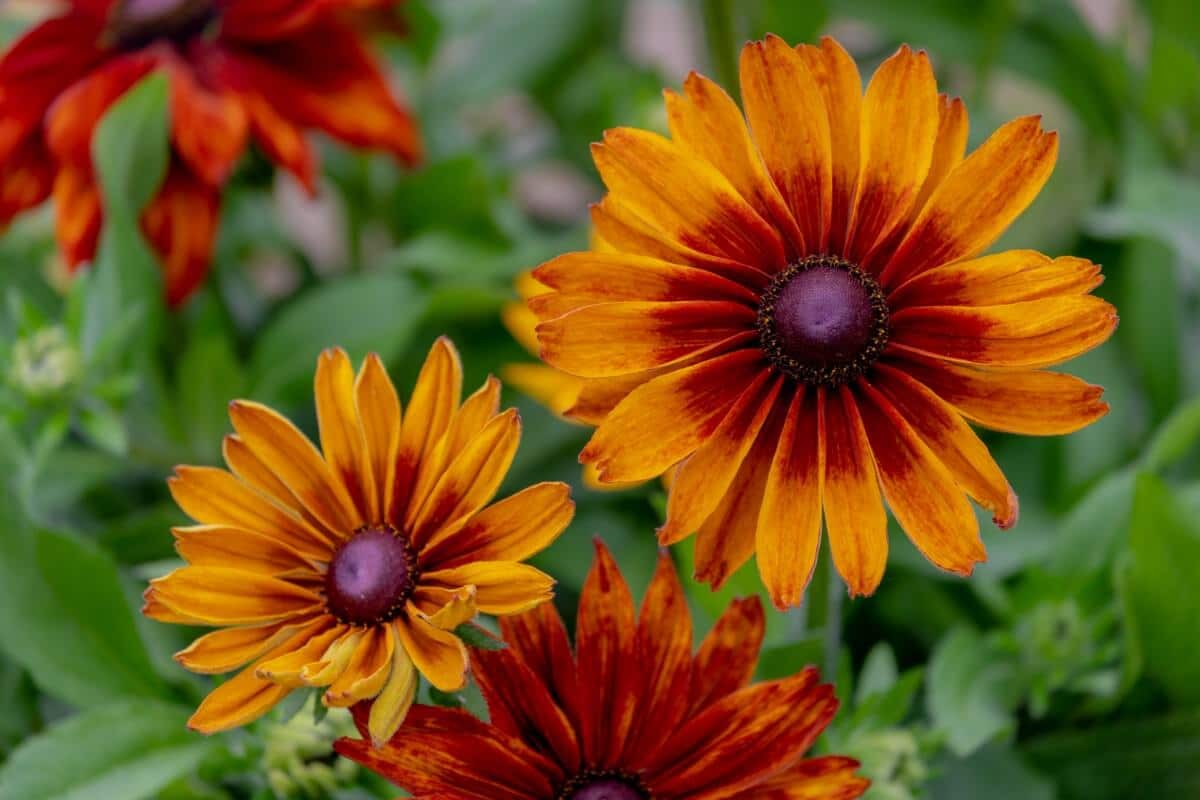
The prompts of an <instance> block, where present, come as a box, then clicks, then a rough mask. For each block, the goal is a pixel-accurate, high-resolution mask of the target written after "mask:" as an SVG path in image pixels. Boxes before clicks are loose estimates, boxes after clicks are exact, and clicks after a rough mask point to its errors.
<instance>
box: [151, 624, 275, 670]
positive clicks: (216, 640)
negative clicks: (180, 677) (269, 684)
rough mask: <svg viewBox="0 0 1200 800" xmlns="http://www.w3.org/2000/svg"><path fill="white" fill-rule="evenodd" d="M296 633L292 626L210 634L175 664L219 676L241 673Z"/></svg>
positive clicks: (193, 643)
mask: <svg viewBox="0 0 1200 800" xmlns="http://www.w3.org/2000/svg"><path fill="white" fill-rule="evenodd" d="M295 632H296V626H295V625H294V624H292V623H291V622H290V621H289V622H277V623H273V624H270V625H255V626H250V627H245V628H221V629H220V630H215V631H213V632H212V633H206V634H204V635H203V636H201V637H200V638H198V639H196V641H194V642H192V643H191V644H190V645H188V646H187V647H186V648H184V649H183V650H180V651H179V652H178V653H176V654H175V660H176V661H178V662H179V663H180V664H182V665H183V667H184V668H185V669H187V670H189V671H190V672H198V673H201V674H204V675H216V674H220V673H222V672H229V671H230V670H233V669H237V668H238V667H240V666H242V665H243V664H245V663H246V662H248V661H251V660H253V659H256V658H258V657H259V656H261V655H262V654H263V653H265V652H267V651H268V650H270V649H271V648H272V647H274V646H275V645H277V644H279V643H280V642H282V641H283V640H284V639H287V638H289V637H290V636H291V635H292V634H294V633H295Z"/></svg>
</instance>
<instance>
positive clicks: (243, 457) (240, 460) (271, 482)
mask: <svg viewBox="0 0 1200 800" xmlns="http://www.w3.org/2000/svg"><path fill="white" fill-rule="evenodd" d="M221 454H222V455H223V456H224V457H225V463H226V464H228V465H229V469H230V470H232V472H233V474H234V475H237V476H238V477H239V478H240V479H242V480H243V481H245V482H246V483H248V484H249V485H250V486H251V487H252V488H254V489H257V490H258V491H259V492H262V493H263V494H264V495H266V496H267V497H268V498H270V499H271V500H272V501H274V502H275V503H277V504H279V505H281V506H284V507H285V508H288V509H294V508H298V507H299V505H300V501H299V500H297V499H296V495H294V494H292V490H291V489H289V488H288V487H287V486H285V485H284V483H283V481H281V480H279V478H277V477H276V476H275V473H274V472H271V470H270V469H268V468H267V465H266V464H264V463H263V462H262V461H261V460H260V459H259V457H258V456H256V455H254V452H253V451H252V450H251V449H250V448H249V447H247V446H246V443H245V442H243V441H242V440H241V439H240V438H239V437H238V435H237V434H236V433H231V434H227V435H226V436H225V438H224V439H222V440H221Z"/></svg>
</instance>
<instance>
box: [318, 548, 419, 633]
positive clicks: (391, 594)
mask: <svg viewBox="0 0 1200 800" xmlns="http://www.w3.org/2000/svg"><path fill="white" fill-rule="evenodd" d="M416 583H417V558H416V553H415V552H414V551H413V548H412V545H411V544H409V542H408V540H407V539H405V538H404V536H403V535H401V534H400V533H398V532H396V531H395V530H394V529H393V528H392V527H391V526H389V525H374V526H368V527H364V528H360V529H359V530H358V531H356V532H355V534H354V536H353V537H352V538H351V539H350V540H349V541H347V542H346V543H345V544H343V545H342V546H341V547H340V548H338V551H337V552H336V553H334V555H333V560H332V561H330V562H329V572H328V573H326V575H325V601H326V603H327V604H328V607H329V613H330V614H332V615H333V616H335V617H337V618H338V619H340V620H341V621H342V622H345V623H347V624H349V625H374V624H376V623H379V622H386V621H387V620H389V619H392V618H394V617H395V616H396V615H398V614H399V613H400V612H401V611H402V610H403V609H404V602H405V601H406V600H407V599H408V598H409V596H410V595H411V594H412V592H413V589H414V587H415V586H416Z"/></svg>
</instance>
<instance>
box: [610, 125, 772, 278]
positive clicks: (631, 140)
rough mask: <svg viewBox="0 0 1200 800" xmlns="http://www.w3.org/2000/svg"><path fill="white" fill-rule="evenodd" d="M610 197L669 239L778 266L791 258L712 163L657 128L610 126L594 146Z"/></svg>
mask: <svg viewBox="0 0 1200 800" xmlns="http://www.w3.org/2000/svg"><path fill="white" fill-rule="evenodd" d="M592 158H593V159H594V160H595V162H596V169H597V170H599V172H600V177H601V178H602V179H603V180H604V184H605V186H607V187H608V189H609V191H610V192H611V193H612V195H613V196H614V197H616V198H619V200H620V201H621V202H622V203H623V204H626V205H627V206H628V207H629V208H630V209H631V210H632V211H633V212H634V213H636V214H637V215H638V216H640V217H641V218H642V220H643V221H645V222H646V223H649V224H651V225H653V226H654V227H656V228H658V229H659V230H661V231H662V232H663V233H664V234H665V235H666V236H667V237H668V238H670V239H672V240H677V241H679V242H681V243H682V244H684V245H686V246H688V247H690V248H693V249H696V250H699V251H700V252H702V253H708V254H710V255H714V256H719V257H724V258H728V259H731V260H733V261H737V262H741V263H744V264H753V265H757V266H759V267H760V268H761V267H768V266H769V267H772V268H774V269H778V268H781V267H783V266H784V265H785V264H786V263H787V255H786V250H785V247H784V244H783V241H782V239H781V238H780V236H779V233H778V231H776V230H775V228H774V227H772V226H771V225H770V224H769V223H768V222H766V221H765V220H764V219H763V218H762V217H760V216H759V215H758V213H757V212H755V210H754V209H753V208H752V207H751V206H750V205H749V204H748V203H747V202H746V201H745V200H744V199H743V198H742V196H741V195H740V194H738V192H737V190H736V189H734V187H733V185H732V184H730V182H729V181H728V179H726V178H725V176H723V175H722V174H721V173H720V172H718V171H717V169H716V168H715V167H714V166H712V165H711V164H709V163H708V162H707V161H704V160H702V159H699V158H697V157H695V156H694V155H692V154H691V153H689V152H688V151H687V150H685V149H684V148H683V147H682V146H681V145H679V144H676V143H674V142H671V141H670V140H669V139H665V138H663V137H662V136H659V135H658V134H655V133H650V132H649V131H642V130H637V129H634V128H614V129H612V130H609V131H607V132H605V134H604V142H603V144H595V145H592Z"/></svg>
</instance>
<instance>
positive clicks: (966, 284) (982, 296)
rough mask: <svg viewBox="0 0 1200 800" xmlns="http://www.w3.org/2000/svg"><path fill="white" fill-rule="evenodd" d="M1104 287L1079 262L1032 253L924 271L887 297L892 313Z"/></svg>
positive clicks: (1096, 270)
mask: <svg viewBox="0 0 1200 800" xmlns="http://www.w3.org/2000/svg"><path fill="white" fill-rule="evenodd" d="M1103 281H1104V277H1103V276H1102V275H1101V274H1100V266H1099V265H1098V264H1093V263H1092V262H1091V261H1088V260H1087V259H1084V258H1072V257H1070V256H1066V257H1063V258H1055V259H1051V258H1049V257H1048V256H1044V255H1042V254H1041V253H1038V252H1036V251H1034V250H1009V251H1006V252H1003V253H996V254H994V255H989V256H983V257H982V258H975V259H971V260H969V261H958V262H956V263H954V264H947V265H945V266H941V267H934V268H933V269H929V270H926V271H924V272H922V273H920V274H918V275H916V276H914V277H912V278H910V279H909V280H907V281H905V282H904V284H903V285H901V286H897V287H896V288H895V289H894V290H892V292H890V293H889V295H888V303H889V304H890V305H891V307H892V308H904V307H906V306H957V305H964V306H998V305H1005V304H1008V303H1022V302H1026V301H1029V300H1042V299H1045V298H1049V297H1058V296H1062V295H1073V294H1087V293H1088V292H1090V291H1092V290H1093V289H1095V288H1096V287H1097V286H1099V285H1100V284H1101V283H1102V282H1103Z"/></svg>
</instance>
